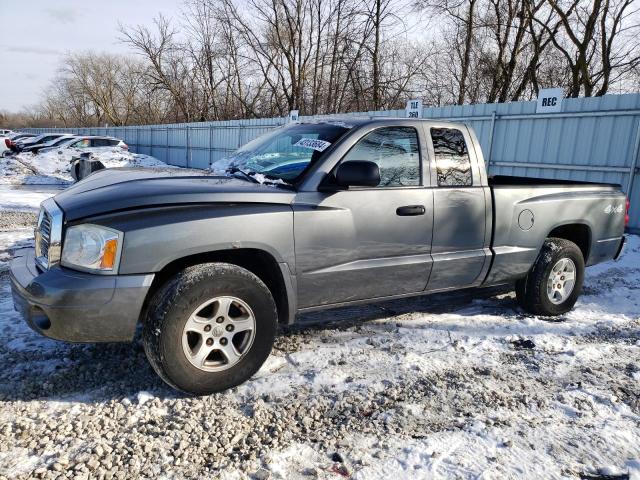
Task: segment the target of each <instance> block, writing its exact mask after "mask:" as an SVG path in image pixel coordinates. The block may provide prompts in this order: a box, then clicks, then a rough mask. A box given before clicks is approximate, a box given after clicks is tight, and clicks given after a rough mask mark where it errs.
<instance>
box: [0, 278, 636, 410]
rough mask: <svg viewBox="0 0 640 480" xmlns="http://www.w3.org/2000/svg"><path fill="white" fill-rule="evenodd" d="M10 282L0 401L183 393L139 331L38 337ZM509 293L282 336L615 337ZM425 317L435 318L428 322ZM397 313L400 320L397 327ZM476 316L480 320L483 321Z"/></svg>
mask: <svg viewBox="0 0 640 480" xmlns="http://www.w3.org/2000/svg"><path fill="white" fill-rule="evenodd" d="M8 283H9V282H8V278H7V276H6V274H4V275H2V274H0V295H1V296H0V331H1V332H3V334H2V337H0V401H44V400H47V401H57V402H63V403H64V402H70V403H74V402H81V403H99V402H108V401H111V400H115V401H121V400H123V399H125V398H128V399H129V400H130V401H132V402H134V403H135V402H137V395H138V393H139V392H141V391H151V392H153V394H154V395H155V396H157V397H159V398H164V399H171V398H180V397H184V396H185V395H183V394H180V393H179V392H176V391H174V390H172V389H171V388H169V387H168V386H166V385H165V384H164V383H163V382H162V381H161V380H160V379H159V377H158V376H157V375H156V374H155V372H154V371H153V370H152V368H151V367H150V365H149V363H148V362H147V359H146V356H145V354H144V350H143V347H142V343H141V341H140V335H139V333H138V335H137V337H136V339H135V341H134V342H132V343H125V344H68V343H64V342H57V341H54V340H50V339H46V338H43V337H40V336H38V335H37V334H36V333H34V332H32V331H31V330H29V329H28V327H27V326H26V325H25V324H24V322H23V321H22V320H21V319H20V318H19V317H18V315H17V313H16V312H13V311H12V308H9V301H8V300H9V299H10V292H9V285H8ZM509 291H510V288H509V287H506V288H505V287H501V288H492V289H469V290H465V291H459V292H455V293H441V294H434V295H430V296H424V297H413V298H407V299H401V300H392V301H386V302H381V303H377V304H366V305H359V306H351V307H342V308H335V309H332V310H326V311H322V312H315V313H308V314H305V315H302V316H301V317H300V319H299V323H296V324H295V325H292V326H283V327H281V329H280V335H281V336H284V337H294V336H296V335H298V334H300V333H302V332H304V334H307V335H308V334H310V335H314V334H315V333H320V332H322V331H324V330H327V329H337V330H344V329H347V328H352V327H358V326H364V325H365V324H367V323H369V324H370V325H371V328H367V331H366V332H364V333H363V335H367V336H369V335H371V334H372V333H375V329H377V328H380V329H382V330H384V329H388V328H389V322H384V323H383V324H380V323H376V320H391V326H392V327H394V328H395V327H396V325H397V326H401V327H402V328H403V329H407V330H411V329H425V328H428V329H432V330H440V331H448V332H452V333H455V334H457V335H471V336H476V335H488V336H507V335H520V336H528V335H538V334H545V333H553V334H558V335H570V336H574V335H587V336H588V335H599V334H600V333H601V334H602V335H608V334H611V335H614V336H615V335H616V334H615V332H609V333H607V332H608V330H607V328H604V329H603V328H600V329H599V328H598V327H596V326H595V325H593V324H592V323H590V322H584V323H580V324H579V325H577V324H576V322H574V321H572V322H563V318H562V317H561V318H559V319H558V320H556V321H553V322H552V321H543V320H541V319H536V318H535V317H531V316H529V315H526V314H525V313H524V312H523V311H522V310H520V309H519V307H518V306H517V304H516V301H515V298H514V296H513V295H505V293H508V292H509ZM405 314H406V316H405ZM414 314H415V315H416V316H415V317H414V316H413V315H414ZM425 315H426V316H428V315H433V316H434V317H433V318H427V319H426V321H427V322H428V323H425ZM440 315H441V316H440ZM395 317H399V318H398V319H397V322H396V324H395V325H394V324H393V322H394V320H396V319H395ZM473 317H482V321H481V322H476V321H474V318H473ZM493 317H495V318H493ZM414 320H415V321H414ZM510 320H512V321H510ZM371 330H373V332H372V331H371ZM598 332H600V333H598ZM625 335H627V336H628V335H638V332H635V333H634V332H626V333H625ZM619 340H621V341H624V340H625V339H624V338H620V339H619ZM336 341H340V340H339V339H336ZM612 341H617V340H616V339H615V338H612Z"/></svg>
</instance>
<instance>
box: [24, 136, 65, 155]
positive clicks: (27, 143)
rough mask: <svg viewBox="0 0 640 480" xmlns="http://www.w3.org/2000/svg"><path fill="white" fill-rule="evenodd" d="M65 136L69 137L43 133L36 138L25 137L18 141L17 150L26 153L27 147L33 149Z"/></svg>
mask: <svg viewBox="0 0 640 480" xmlns="http://www.w3.org/2000/svg"><path fill="white" fill-rule="evenodd" d="M64 135H68V134H66V133H41V134H40V135H36V136H35V137H25V138H21V139H19V140H18V141H16V149H17V151H18V152H22V151H24V149H25V148H27V147H32V146H34V145H39V144H42V143H46V142H50V141H51V140H55V139H56V138H60V137H62V136H64Z"/></svg>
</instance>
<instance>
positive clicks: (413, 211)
mask: <svg viewBox="0 0 640 480" xmlns="http://www.w3.org/2000/svg"><path fill="white" fill-rule="evenodd" d="M426 211H427V210H426V209H425V208H424V205H406V206H404V207H398V208H397V209H396V215H399V216H401V217H412V216H415V215H424V214H425V212H426Z"/></svg>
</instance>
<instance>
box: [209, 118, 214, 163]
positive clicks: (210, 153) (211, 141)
mask: <svg viewBox="0 0 640 480" xmlns="http://www.w3.org/2000/svg"><path fill="white" fill-rule="evenodd" d="M211 165H213V126H212V125H209V168H211Z"/></svg>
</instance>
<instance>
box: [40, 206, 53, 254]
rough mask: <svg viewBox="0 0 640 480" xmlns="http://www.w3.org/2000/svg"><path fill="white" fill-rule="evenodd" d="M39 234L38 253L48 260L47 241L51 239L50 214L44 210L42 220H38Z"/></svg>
mask: <svg viewBox="0 0 640 480" xmlns="http://www.w3.org/2000/svg"><path fill="white" fill-rule="evenodd" d="M39 230H40V235H39V236H38V238H39V243H40V245H39V246H40V255H39V256H41V257H43V258H45V259H46V260H47V261H48V260H49V242H50V241H51V215H49V214H48V213H47V212H44V215H43V216H42V222H40V226H39Z"/></svg>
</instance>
